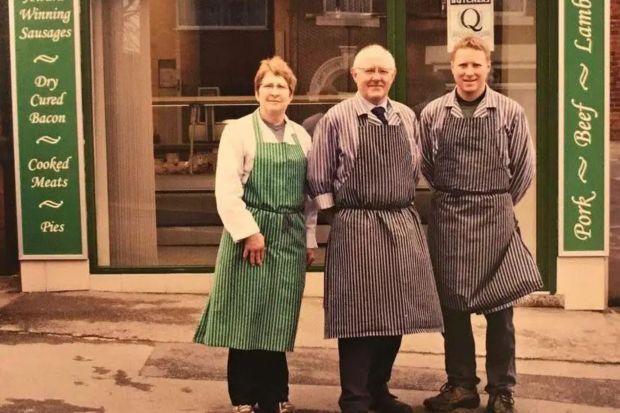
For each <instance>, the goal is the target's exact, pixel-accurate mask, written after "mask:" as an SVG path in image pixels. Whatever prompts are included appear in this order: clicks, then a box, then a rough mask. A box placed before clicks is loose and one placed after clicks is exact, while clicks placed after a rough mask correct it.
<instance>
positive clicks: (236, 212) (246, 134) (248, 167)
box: [215, 114, 317, 248]
mask: <svg viewBox="0 0 620 413" xmlns="http://www.w3.org/2000/svg"><path fill="white" fill-rule="evenodd" d="M285 120H286V126H285V129H284V139H283V140H282V142H283V143H285V144H289V145H296V142H295V139H294V138H293V133H294V134H296V135H297V140H298V141H299V144H300V146H301V149H302V150H303V153H304V155H305V156H306V157H307V156H308V152H310V147H311V146H312V141H311V139H310V135H308V133H307V132H306V131H305V129H304V128H302V127H301V126H300V125H299V124H297V123H295V122H293V121H292V120H290V119H288V118H287V117H285ZM252 122H253V121H252V114H250V115H247V116H244V117H242V118H240V119H236V120H234V121H232V122H231V123H229V124H228V125H226V127H225V128H224V131H223V132H222V137H221V139H220V145H219V149H218V154H217V169H216V172H215V200H216V204H217V212H218V214H219V216H220V218H221V219H222V223H223V224H224V228H226V231H228V232H229V233H230V235H231V237H232V239H233V240H234V241H235V242H238V241H240V240H242V239H244V238H247V237H249V236H250V235H253V234H257V233H259V232H260V228H259V227H258V224H257V223H256V221H255V220H254V217H253V216H252V214H251V213H250V211H249V210H248V209H247V208H246V205H245V202H244V201H243V188H244V186H245V184H246V183H247V181H248V178H249V177H250V172H251V171H252V168H253V167H254V158H255V156H256V139H255V137H254V126H253V123H252ZM258 123H259V127H260V130H261V133H262V136H263V142H266V143H278V140H277V139H276V137H275V134H274V133H273V131H272V130H271V129H270V128H269V127H268V126H267V125H266V124H265V122H263V120H262V119H260V116H259V122H258ZM304 216H305V221H306V242H307V247H308V248H316V247H317V243H316V220H317V208H316V207H315V206H314V203H313V202H312V201H311V200H310V198H309V197H307V196H306V205H305V211H304Z"/></svg>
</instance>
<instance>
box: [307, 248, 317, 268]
mask: <svg viewBox="0 0 620 413" xmlns="http://www.w3.org/2000/svg"><path fill="white" fill-rule="evenodd" d="M314 251H315V249H314V248H308V249H306V265H307V266H308V267H309V266H310V265H312V263H313V262H314V258H315V257H314Z"/></svg>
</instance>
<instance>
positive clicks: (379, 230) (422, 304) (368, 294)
mask: <svg viewBox="0 0 620 413" xmlns="http://www.w3.org/2000/svg"><path fill="white" fill-rule="evenodd" d="M358 133H359V148H358V153H357V157H356V160H355V166H354V167H353V170H352V171H351V174H350V176H349V178H348V179H347V180H346V181H345V182H344V183H343V185H342V186H341V187H340V188H339V190H338V191H337V192H336V194H335V201H336V208H337V211H338V212H337V214H336V215H335V216H334V219H333V221H332V228H331V232H330V235H329V243H328V247H327V253H326V268H325V336H326V337H327V338H336V337H337V338H345V337H365V336H391V335H402V334H408V333H415V332H422V331H441V329H442V318H441V308H440V305H439V298H438V296H437V289H436V286H435V281H434V279H433V273H432V265H431V260H430V255H429V251H428V246H427V244H426V239H425V237H424V233H423V232H422V225H421V222H420V218H419V216H418V214H417V212H416V211H415V209H414V207H413V201H414V198H415V181H416V177H417V174H418V171H419V164H415V165H414V163H413V160H412V154H411V147H410V144H409V142H408V140H407V137H406V135H405V132H404V129H403V126H402V124H401V125H380V126H379V125H373V124H370V123H369V122H368V121H367V118H366V117H362V118H360V125H359V131H358Z"/></svg>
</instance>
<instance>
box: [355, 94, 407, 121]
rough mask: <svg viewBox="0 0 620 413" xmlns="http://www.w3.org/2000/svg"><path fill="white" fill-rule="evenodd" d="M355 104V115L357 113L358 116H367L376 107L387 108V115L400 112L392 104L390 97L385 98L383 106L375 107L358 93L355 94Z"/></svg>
mask: <svg viewBox="0 0 620 413" xmlns="http://www.w3.org/2000/svg"><path fill="white" fill-rule="evenodd" d="M353 104H354V107H355V113H357V116H362V115H367V114H368V113H369V112H370V111H371V109H372V108H374V107H375V106H383V107H384V108H385V111H386V113H387V112H390V111H394V112H396V113H398V112H399V110H398V108H397V107H396V106H395V105H393V104H392V101H391V100H390V98H389V97H387V98H385V100H384V101H383V103H382V104H380V105H375V104H372V103H370V102H369V101H367V100H366V99H364V98H363V97H362V95H360V94H359V92H357V93H356V94H355V97H354V98H353Z"/></svg>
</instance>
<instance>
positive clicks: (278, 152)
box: [194, 56, 316, 413]
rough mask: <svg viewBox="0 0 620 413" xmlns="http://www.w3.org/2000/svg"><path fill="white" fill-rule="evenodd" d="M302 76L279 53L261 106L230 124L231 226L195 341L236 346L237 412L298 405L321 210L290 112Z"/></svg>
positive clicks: (259, 92)
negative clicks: (290, 359)
mask: <svg viewBox="0 0 620 413" xmlns="http://www.w3.org/2000/svg"><path fill="white" fill-rule="evenodd" d="M296 83H297V79H296V78H295V75H294V74H293V72H292V70H291V69H290V67H289V66H288V65H287V64H286V62H284V61H283V60H282V59H281V58H279V57H277V56H276V57H274V58H272V59H267V60H263V61H262V62H261V64H260V67H259V69H258V72H257V73H256V77H255V79H254V89H255V95H256V100H257V101H258V103H259V108H258V109H257V110H256V111H255V112H254V113H252V114H250V115H247V116H245V117H243V118H240V119H237V120H235V121H234V122H232V123H230V124H229V125H227V126H226V129H225V130H224V132H223V134H222V138H221V142H220V147H219V151H218V163H217V171H216V180H215V196H216V201H217V210H218V213H219V215H220V217H221V219H222V222H223V224H224V229H225V230H224V233H223V235H222V240H221V242H220V249H219V251H218V256H217V262H216V265H215V276H214V277H215V281H214V285H213V290H212V292H211V296H210V298H209V301H208V303H207V306H206V308H205V311H204V313H203V316H202V319H201V320H200V323H199V325H198V328H197V330H196V334H195V336H194V341H195V342H197V343H203V344H206V345H209V346H217V347H228V348H229V353H228V390H229V394H230V398H231V401H232V404H233V411H234V412H242V413H251V412H254V411H255V410H254V409H255V408H256V406H258V407H259V408H260V411H261V413H262V412H265V413H271V412H278V413H283V412H293V411H294V407H293V405H292V404H291V403H290V402H289V400H288V367H287V361H286V353H285V352H286V351H292V350H293V346H294V342H295V334H296V332H297V323H298V320H299V309H300V305H301V297H302V293H303V289H304V282H305V270H306V266H307V265H309V264H310V263H311V262H312V261H313V259H314V252H313V249H314V248H316V240H315V236H314V232H315V227H316V210H315V209H314V207H313V206H312V203H311V202H310V201H308V198H307V197H306V196H305V192H304V188H305V176H306V156H307V153H308V152H309V150H310V145H311V141H310V136H309V135H308V134H307V133H306V131H305V130H304V129H303V128H302V127H301V126H300V125H298V124H297V123H295V122H293V121H291V120H289V119H288V118H287V117H286V115H285V111H286V108H287V107H288V105H289V103H290V102H291V100H292V98H293V92H294V90H295V85H296Z"/></svg>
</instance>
